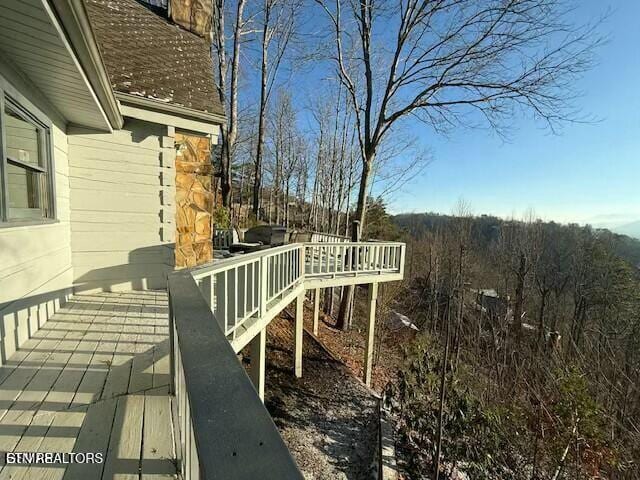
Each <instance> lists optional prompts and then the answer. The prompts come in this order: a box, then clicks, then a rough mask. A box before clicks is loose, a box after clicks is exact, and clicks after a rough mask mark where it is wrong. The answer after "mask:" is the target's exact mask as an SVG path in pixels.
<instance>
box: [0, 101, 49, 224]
mask: <svg viewBox="0 0 640 480" xmlns="http://www.w3.org/2000/svg"><path fill="white" fill-rule="evenodd" d="M0 106H1V107H2V108H1V110H0V130H1V133H2V137H1V138H2V141H1V143H2V159H1V160H2V162H1V163H0V167H1V168H0V173H1V178H0V180H1V182H0V214H1V216H0V220H2V221H4V222H20V221H33V220H42V219H50V218H53V217H54V212H53V185H52V181H53V178H52V177H53V170H52V169H51V153H50V137H49V128H48V127H47V125H46V124H45V123H43V122H42V121H41V120H39V119H38V118H36V116H35V115H34V114H33V113H31V112H30V111H28V110H27V109H26V108H24V107H23V106H22V105H20V104H19V103H18V102H16V101H14V100H13V99H12V98H10V97H8V96H7V95H4V96H3V98H2V101H0Z"/></svg>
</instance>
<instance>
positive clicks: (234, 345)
mask: <svg viewBox="0 0 640 480" xmlns="http://www.w3.org/2000/svg"><path fill="white" fill-rule="evenodd" d="M322 240H323V241H316V242H309V243H295V244H290V245H284V246H281V247H275V248H271V249H267V250H261V251H258V252H254V253H249V254H245V255H239V256H236V257H232V258H228V259H224V260H218V261H216V262H214V263H212V264H209V265H205V266H202V267H198V268H194V269H192V270H182V271H179V272H176V273H174V274H172V275H170V277H169V299H170V312H171V313H170V320H171V332H172V336H173V337H172V342H171V344H172V347H173V349H172V360H173V370H172V372H173V373H172V376H173V381H174V393H175V398H176V402H175V405H176V408H175V411H174V426H175V427H176V432H179V435H177V438H176V443H177V445H176V447H177V450H178V451H179V452H181V455H182V457H181V458H182V461H181V469H182V472H183V478H185V479H186V478H189V479H191V478H236V479H244V478H247V479H249V478H282V479H286V478H300V474H299V472H298V471H297V468H296V467H295V464H294V463H292V460H291V457H290V455H289V453H288V451H287V450H286V447H285V448H284V449H283V448H282V447H283V445H284V444H282V443H281V442H282V440H281V439H280V437H279V436H278V434H277V430H276V429H275V426H274V425H273V422H271V419H270V417H269V415H268V413H267V412H266V410H264V407H263V406H262V404H261V402H260V397H259V396H258V395H257V392H260V393H261V392H262V391H263V389H264V385H263V384H261V386H260V387H258V386H257V385H256V379H255V378H254V377H255V376H254V375H253V374H252V378H253V379H254V382H253V383H252V381H251V380H250V379H249V377H248V376H247V374H246V373H245V371H244V369H243V368H242V366H241V365H240V363H239V362H238V360H237V358H236V355H235V353H237V352H239V351H240V350H242V349H243V348H244V347H245V346H247V345H249V344H250V343H251V344H252V355H253V352H254V351H256V352H258V353H257V355H259V356H260V361H259V362H257V364H256V365H257V368H258V369H259V371H258V374H257V377H258V380H257V381H258V382H264V348H265V347H264V345H265V338H266V337H265V331H266V326H267V325H268V324H269V322H271V320H272V319H273V318H274V317H276V316H277V315H278V314H279V313H280V312H282V310H283V309H284V308H285V307H286V306H287V305H289V304H290V303H292V302H293V301H296V304H297V308H296V328H295V341H296V348H295V351H296V353H295V357H296V375H297V376H300V375H302V369H301V361H302V350H301V349H302V301H303V299H304V292H305V290H309V289H314V290H316V291H317V289H319V288H330V287H336V286H343V285H356V284H370V288H369V292H370V293H369V300H370V310H371V306H373V312H374V314H373V316H372V315H371V314H370V318H371V319H372V320H371V321H372V322H373V319H374V318H375V297H376V295H377V285H378V283H380V282H388V281H396V280H401V279H402V277H403V274H404V257H405V245H404V244H403V243H397V242H348V241H343V240H340V241H334V240H335V239H331V238H323V239H322ZM316 298H317V295H316ZM316 310H317V308H316ZM371 331H372V329H371ZM369 337H371V338H372V336H371V335H369ZM256 348H257V350H254V349H256ZM369 351H370V348H368V350H367V352H369ZM367 355H368V356H370V354H369V353H367ZM251 364H252V368H254V359H252V360H251ZM254 386H255V388H256V389H257V391H256V389H254ZM249 397H251V398H249ZM207 405H208V407H207ZM254 422H255V428H254ZM212 445H218V446H219V449H218V450H216V449H215V448H213V447H212ZM214 450H216V451H214ZM252 450H253V451H254V453H255V455H251V453H250V452H251V451H252ZM220 462H222V463H225V462H226V463H225V469H224V471H225V472H227V474H226V475H222V476H219V475H218V473H216V474H215V475H214V474H212V473H211V471H212V470H211V469H215V467H214V465H216V464H217V465H221V464H222V463H220ZM227 467H228V469H227ZM220 471H222V470H220ZM258 471H260V472H262V473H261V475H258V476H255V472H258ZM252 475H253V476H252Z"/></svg>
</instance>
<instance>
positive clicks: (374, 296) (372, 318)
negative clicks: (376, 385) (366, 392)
mask: <svg viewBox="0 0 640 480" xmlns="http://www.w3.org/2000/svg"><path fill="white" fill-rule="evenodd" d="M377 300H378V282H374V283H370V284H369V295H368V302H367V307H368V321H367V345H366V348H365V353H364V383H365V385H367V386H368V387H370V386H371V371H372V369H373V347H374V339H375V326H376V301H377Z"/></svg>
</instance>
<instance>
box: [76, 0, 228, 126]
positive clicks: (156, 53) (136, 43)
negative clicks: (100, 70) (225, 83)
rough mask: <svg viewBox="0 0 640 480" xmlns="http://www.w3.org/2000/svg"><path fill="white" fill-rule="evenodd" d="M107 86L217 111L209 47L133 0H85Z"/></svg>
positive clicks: (168, 101)
mask: <svg viewBox="0 0 640 480" xmlns="http://www.w3.org/2000/svg"><path fill="white" fill-rule="evenodd" d="M85 3H86V6H87V12H88V13H89V19H90V21H91V25H92V27H93V31H94V33H95V36H96V40H97V42H98V46H99V48H100V52H101V54H102V58H103V61H104V64H105V67H106V69H107V72H108V74H109V77H110V79H111V84H112V86H113V89H114V90H116V91H118V92H122V93H128V94H132V95H139V96H142V97H146V98H151V99H154V100H159V101H161V102H166V103H171V104H175V105H180V106H184V107H188V108H192V109H195V110H199V111H202V112H208V113H215V114H223V109H222V106H221V104H220V97H219V95H218V92H217V89H216V85H215V80H214V77H213V63H212V61H211V55H210V47H209V44H208V42H207V41H206V40H204V39H202V38H200V37H198V36H197V35H194V34H193V33H190V32H187V31H185V30H183V29H182V28H180V27H178V26H177V25H174V24H173V23H171V22H170V21H168V20H167V19H165V18H163V17H161V16H159V15H157V14H156V13H154V12H152V11H151V10H149V9H148V8H146V7H144V6H143V5H141V4H139V3H138V2H136V1H135V0H85Z"/></svg>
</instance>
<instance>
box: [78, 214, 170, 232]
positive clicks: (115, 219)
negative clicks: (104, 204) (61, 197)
mask: <svg viewBox="0 0 640 480" xmlns="http://www.w3.org/2000/svg"><path fill="white" fill-rule="evenodd" d="M159 221H161V219H160V215H159V214H158V212H144V213H135V212H100V214H99V215H96V212H94V211H91V210H72V211H71V229H72V231H82V230H81V226H82V225H90V224H92V223H103V224H104V223H108V224H113V225H122V226H123V227H124V226H125V225H128V224H130V223H136V224H145V225H148V226H150V227H151V226H156V225H157V224H158V222H159ZM78 229H80V230H78ZM85 231H91V230H85Z"/></svg>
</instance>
